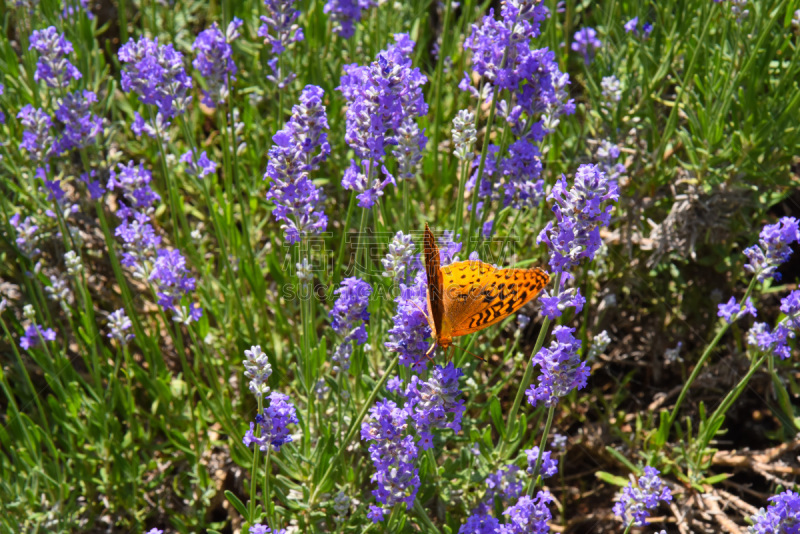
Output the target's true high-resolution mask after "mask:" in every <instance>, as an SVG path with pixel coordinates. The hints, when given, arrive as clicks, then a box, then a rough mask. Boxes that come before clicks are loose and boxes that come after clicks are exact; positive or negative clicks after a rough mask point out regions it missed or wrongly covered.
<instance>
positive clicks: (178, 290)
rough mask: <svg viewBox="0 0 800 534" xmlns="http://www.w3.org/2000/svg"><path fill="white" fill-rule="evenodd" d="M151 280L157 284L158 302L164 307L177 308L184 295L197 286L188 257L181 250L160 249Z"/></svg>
mask: <svg viewBox="0 0 800 534" xmlns="http://www.w3.org/2000/svg"><path fill="white" fill-rule="evenodd" d="M150 281H152V282H155V284H156V294H157V295H158V304H159V305H160V306H162V307H164V308H168V309H172V308H175V307H176V306H177V305H178V304H179V303H180V300H181V297H183V295H186V294H188V293H191V292H192V291H194V288H195V279H194V277H192V276H189V270H188V269H187V267H186V258H184V257H183V255H182V254H181V253H180V251H179V250H167V249H163V248H162V249H160V250H159V251H158V255H157V257H156V260H155V262H153V270H152V272H151V273H150Z"/></svg>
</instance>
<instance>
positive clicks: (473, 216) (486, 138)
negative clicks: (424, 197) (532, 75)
mask: <svg viewBox="0 0 800 534" xmlns="http://www.w3.org/2000/svg"><path fill="white" fill-rule="evenodd" d="M507 54H508V51H506V52H504V53H503V63H505V58H506V55H507ZM493 91H494V92H493V94H492V104H491V107H490V108H489V119H488V120H487V121H486V133H484V134H483V146H482V147H481V161H480V163H479V164H478V174H477V175H476V177H475V185H474V186H473V187H472V204H471V208H470V212H469V231H468V232H467V235H466V236H463V237H462V238H461V241H462V242H464V239H466V240H467V252H468V253H469V252H472V247H471V246H470V244H471V240H472V234H473V233H474V232H475V222H476V221H477V220H478V214H477V213H476V212H477V210H478V192H479V191H480V188H481V179H482V178H483V169H484V168H485V167H486V156H487V155H488V153H489V144H490V142H491V137H492V126H493V125H494V115H495V111H496V110H497V99H498V96H499V95H500V90H499V89H498V88H496V87H494V88H493Z"/></svg>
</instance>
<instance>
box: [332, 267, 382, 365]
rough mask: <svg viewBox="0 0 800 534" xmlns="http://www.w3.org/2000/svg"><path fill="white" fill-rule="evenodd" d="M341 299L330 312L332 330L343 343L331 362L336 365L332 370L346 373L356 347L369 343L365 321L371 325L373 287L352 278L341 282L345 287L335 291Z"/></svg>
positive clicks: (337, 300) (342, 286)
mask: <svg viewBox="0 0 800 534" xmlns="http://www.w3.org/2000/svg"><path fill="white" fill-rule="evenodd" d="M334 294H335V295H339V298H338V299H336V303H335V304H334V305H333V309H332V310H331V313H330V315H331V317H332V321H331V328H333V331H334V332H336V333H337V334H339V335H341V336H343V337H344V339H343V340H342V343H341V344H339V346H338V347H337V348H336V352H334V354H333V356H332V357H331V360H333V362H334V367H333V370H334V371H336V372H339V371H340V370H342V371H347V370H348V369H349V368H350V356H351V355H352V354H353V344H352V342H353V341H355V343H356V344H358V345H363V344H364V343H366V342H367V329H366V326H364V321H369V312H368V311H367V305H368V304H369V296H370V295H371V294H372V286H370V285H369V284H368V283H367V282H364V281H363V280H359V279H358V278H355V277H351V278H345V279H344V280H342V285H341V287H339V288H338V289H337V290H336V291H334Z"/></svg>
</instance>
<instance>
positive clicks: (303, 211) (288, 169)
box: [264, 85, 331, 243]
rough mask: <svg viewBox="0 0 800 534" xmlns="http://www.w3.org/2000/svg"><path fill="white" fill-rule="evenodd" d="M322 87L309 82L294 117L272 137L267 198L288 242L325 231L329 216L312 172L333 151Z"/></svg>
mask: <svg viewBox="0 0 800 534" xmlns="http://www.w3.org/2000/svg"><path fill="white" fill-rule="evenodd" d="M322 96H323V91H322V89H321V88H319V87H317V86H314V85H308V86H306V87H305V88H304V89H303V93H302V94H301V96H300V104H298V105H295V106H294V107H293V108H292V117H291V118H290V119H289V122H287V123H286V126H284V128H283V129H282V130H280V131H278V132H277V133H276V134H275V135H274V136H273V137H272V140H273V141H274V142H275V144H274V145H273V146H272V148H271V149H270V150H269V156H268V157H269V161H268V163H267V172H266V173H265V174H264V179H265V180H266V179H267V178H270V179H271V180H272V183H271V184H270V190H269V192H268V193H267V200H271V201H272V202H273V203H274V204H275V209H274V210H273V212H272V214H273V215H274V217H275V219H277V220H278V221H279V222H282V223H283V224H282V225H281V228H283V230H284V232H285V233H286V234H285V235H286V241H287V242H288V243H296V242H298V241H300V238H301V236H303V235H307V234H311V233H318V232H323V231H324V230H325V228H326V227H327V226H328V218H327V217H326V216H325V213H324V211H323V207H322V204H323V200H324V196H323V194H322V192H321V191H320V189H319V188H318V187H317V186H315V185H314V183H313V182H312V181H311V178H310V177H309V173H310V172H311V171H313V170H315V169H316V168H317V167H318V165H319V163H320V162H322V161H324V160H325V159H326V158H327V156H328V154H329V153H330V150H331V147H330V144H329V143H328V134H327V132H325V131H324V130H327V129H328V119H327V115H326V114H325V106H324V105H322Z"/></svg>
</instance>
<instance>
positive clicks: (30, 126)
mask: <svg viewBox="0 0 800 534" xmlns="http://www.w3.org/2000/svg"><path fill="white" fill-rule="evenodd" d="M17 118H18V119H19V122H20V124H22V127H23V131H22V142H21V143H20V144H19V147H20V148H21V149H23V150H25V151H27V152H28V154H29V155H30V158H31V160H32V161H34V162H43V163H46V162H47V160H49V159H50V157H51V156H52V155H54V154H55V153H57V152H58V146H57V141H56V138H55V136H54V135H53V133H52V131H51V129H52V128H53V121H52V119H51V118H50V115H48V114H47V113H46V112H45V111H44V110H43V109H41V108H35V107H33V106H31V105H30V104H27V105H25V107H23V108H22V109H21V110H19V113H17Z"/></svg>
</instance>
